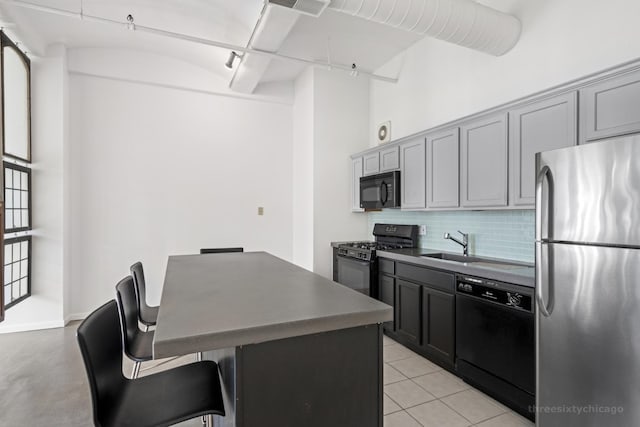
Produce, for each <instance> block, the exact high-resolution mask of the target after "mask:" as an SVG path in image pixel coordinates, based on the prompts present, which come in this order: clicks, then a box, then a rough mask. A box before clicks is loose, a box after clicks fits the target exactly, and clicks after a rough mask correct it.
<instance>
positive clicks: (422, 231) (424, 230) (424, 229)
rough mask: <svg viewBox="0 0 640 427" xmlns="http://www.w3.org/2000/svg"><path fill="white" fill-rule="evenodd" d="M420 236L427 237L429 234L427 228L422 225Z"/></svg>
mask: <svg viewBox="0 0 640 427" xmlns="http://www.w3.org/2000/svg"><path fill="white" fill-rule="evenodd" d="M418 234H419V235H420V236H425V235H426V234H427V226H426V225H421V226H420V231H418Z"/></svg>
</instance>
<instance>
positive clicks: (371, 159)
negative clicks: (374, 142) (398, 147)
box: [362, 151, 380, 175]
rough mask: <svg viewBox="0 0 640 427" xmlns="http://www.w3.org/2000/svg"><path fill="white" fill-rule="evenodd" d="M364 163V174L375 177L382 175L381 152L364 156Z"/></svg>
mask: <svg viewBox="0 0 640 427" xmlns="http://www.w3.org/2000/svg"><path fill="white" fill-rule="evenodd" d="M362 160H363V162H364V174H365V175H373V174H376V173H380V152H379V151H376V152H375V153H369V154H365V155H364V156H362Z"/></svg>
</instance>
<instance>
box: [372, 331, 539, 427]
mask: <svg viewBox="0 0 640 427" xmlns="http://www.w3.org/2000/svg"><path fill="white" fill-rule="evenodd" d="M383 343H384V348H383V359H384V362H385V363H384V371H383V373H384V427H468V426H475V427H533V426H534V424H533V423H532V422H531V421H529V420H527V419H526V418H524V417H522V416H520V415H519V414H516V413H515V412H513V411H512V410H510V409H509V408H507V407H506V406H504V405H502V404H501V403H499V402H497V401H495V400H494V399H492V398H491V397H489V396H487V395H486V394H484V393H482V392H480V391H478V390H476V389H474V388H473V387H471V386H470V385H469V384H467V383H465V382H464V381H462V380H461V379H460V378H458V377H456V376H455V375H453V374H450V373H449V372H447V371H446V370H444V369H442V368H440V367H439V366H438V365H436V364H434V363H432V362H430V361H429V360H427V359H425V358H424V357H422V356H420V355H419V354H417V353H414V352H413V351H411V350H409V349H408V348H406V347H404V346H403V345H401V344H398V343H397V342H395V341H394V340H392V339H390V338H389V337H387V336H384V341H383Z"/></svg>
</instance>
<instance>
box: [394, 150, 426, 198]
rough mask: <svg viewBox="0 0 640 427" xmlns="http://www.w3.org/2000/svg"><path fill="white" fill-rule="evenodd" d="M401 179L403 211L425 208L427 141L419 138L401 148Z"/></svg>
mask: <svg viewBox="0 0 640 427" xmlns="http://www.w3.org/2000/svg"><path fill="white" fill-rule="evenodd" d="M400 170H401V171H402V176H401V178H400V187H401V196H402V197H401V202H400V207H401V208H402V209H421V208H424V207H425V199H426V191H425V178H426V156H425V140H424V138H417V139H414V140H413V141H410V142H406V143H404V144H402V145H401V146H400Z"/></svg>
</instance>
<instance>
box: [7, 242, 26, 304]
mask: <svg viewBox="0 0 640 427" xmlns="http://www.w3.org/2000/svg"><path fill="white" fill-rule="evenodd" d="M30 261H31V236H22V237H14V238H11V239H7V240H5V241H4V303H5V308H9V307H11V306H12V305H15V304H17V303H19V302H20V301H22V300H24V299H25V298H27V297H28V296H29V295H31V280H30V279H31V263H30Z"/></svg>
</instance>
